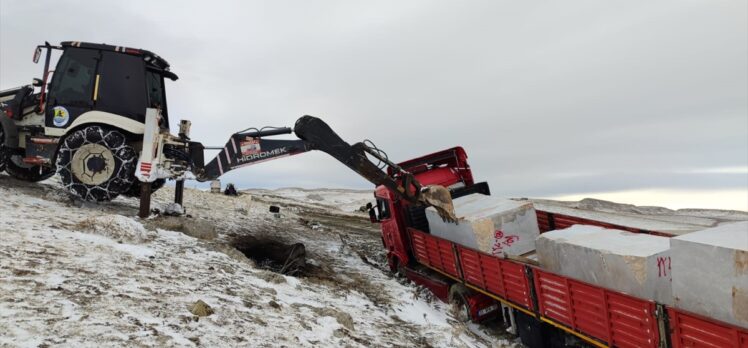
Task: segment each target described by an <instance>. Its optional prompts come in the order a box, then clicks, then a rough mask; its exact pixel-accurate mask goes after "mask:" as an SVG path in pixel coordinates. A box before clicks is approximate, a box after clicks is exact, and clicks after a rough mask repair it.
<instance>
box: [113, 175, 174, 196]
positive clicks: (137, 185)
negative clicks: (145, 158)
mask: <svg viewBox="0 0 748 348" xmlns="http://www.w3.org/2000/svg"><path fill="white" fill-rule="evenodd" d="M142 185H143V183H142V182H140V180H137V179H135V181H133V182H132V185H130V188H129V189H128V190H127V191H125V192H122V195H123V196H127V197H140V189H141V187H142ZM164 185H166V179H156V181H154V182H152V183H151V193H154V192H156V191H158V189H160V188H162V187H164Z"/></svg>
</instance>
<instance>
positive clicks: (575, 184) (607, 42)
mask: <svg viewBox="0 0 748 348" xmlns="http://www.w3.org/2000/svg"><path fill="white" fill-rule="evenodd" d="M747 3H748V2H746V1H745V0H735V1H718V0H703V1H688V0H685V1H684V0H678V1H620V2H613V1H597V0H594V1H554V2H550V1H548V2H545V1H543V2H530V1H485V2H482V1H265V2H256V1H237V2H228V1H226V2H224V1H200V2H197V1H195V2H188V1H158V2H156V1H23V0H19V1H14V0H0V89H6V88H10V87H14V86H18V85H22V84H27V83H29V82H31V79H32V78H33V77H41V75H42V65H41V64H40V65H34V64H33V63H32V62H31V56H32V53H33V49H34V46H35V45H37V44H41V43H43V42H44V41H45V40H46V41H49V42H51V43H55V44H56V43H59V42H60V41H66V40H75V41H90V42H99V43H107V44H115V45H122V46H128V47H135V48H144V49H148V50H151V51H154V52H156V53H157V54H159V55H161V56H163V57H164V58H166V59H167V60H168V61H169V62H170V63H171V66H172V70H173V71H174V72H175V73H177V74H178V75H179V76H180V79H179V80H178V81H176V82H171V83H169V84H168V86H167V95H168V100H169V110H170V117H171V118H172V120H173V121H172V124H177V122H175V121H176V120H178V119H180V118H184V119H189V120H191V121H192V124H193V128H192V138H193V139H197V140H199V141H203V143H204V144H206V145H223V144H224V143H225V141H226V139H227V138H228V136H229V135H230V134H231V133H233V132H236V131H238V130H241V129H244V128H247V127H250V126H266V125H273V126H284V125H285V126H292V125H293V123H294V121H295V120H296V119H297V118H298V117H299V116H302V115H304V114H310V115H315V116H319V117H321V118H323V119H324V120H326V121H327V122H328V123H330V124H331V125H332V127H333V128H334V129H335V130H336V131H337V132H338V134H340V135H341V136H342V137H343V138H344V139H346V140H348V141H349V142H355V141H359V140H363V139H371V140H372V141H374V142H375V143H376V144H377V145H378V146H379V147H381V148H382V149H384V150H385V151H387V153H388V154H389V156H390V158H392V159H395V160H398V161H399V160H406V159H409V158H412V157H416V156H419V155H423V154H426V153H430V152H434V151H437V150H440V149H443V148H448V147H452V146H456V145H460V146H463V147H464V148H465V149H466V150H467V152H468V155H469V160H470V163H471V165H472V168H473V170H474V176H475V177H476V178H477V179H479V180H485V181H488V182H489V183H490V185H491V187H492V191H493V193H494V194H496V195H502V196H523V197H578V196H579V197H581V196H593V197H600V198H607V197H611V196H610V195H611V194H619V195H620V194H625V195H626V196H625V197H628V198H626V199H627V200H629V202H630V203H638V204H653V203H660V204H665V205H668V206H670V207H674V208H681V207H723V208H735V209H742V210H748V24H747V23H748V20H747V16H748V5H747ZM223 181H224V182H234V183H236V184H238V185H239V186H240V187H268V188H275V187H284V186H301V187H310V188H311V187H351V188H369V187H371V185H369V184H368V183H367V182H365V181H364V180H363V179H361V178H359V177H358V176H357V175H356V174H354V173H353V172H350V171H349V170H348V169H347V168H346V167H344V166H343V165H341V164H338V163H337V162H336V161H335V160H333V159H332V158H329V157H327V156H326V155H325V154H322V153H307V154H303V155H300V156H297V157H294V158H290V159H281V160H278V161H274V162H271V163H264V164H260V165H257V166H254V167H250V168H244V169H240V170H238V171H236V172H233V173H231V174H229V175H227V176H226V177H224V179H223ZM646 197H649V198H646Z"/></svg>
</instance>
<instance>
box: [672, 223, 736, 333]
mask: <svg viewBox="0 0 748 348" xmlns="http://www.w3.org/2000/svg"><path fill="white" fill-rule="evenodd" d="M670 248H671V254H672V258H673V297H674V306H675V307H677V308H681V309H683V310H686V311H689V312H693V313H696V314H700V315H703V316H705V317H709V318H714V319H717V320H720V321H723V322H726V323H729V324H733V325H737V326H740V327H743V328H748V222H738V223H730V224H724V225H721V226H718V227H714V228H709V229H706V230H701V231H698V232H693V233H689V234H685V235H682V236H679V237H676V238H672V239H671V240H670Z"/></svg>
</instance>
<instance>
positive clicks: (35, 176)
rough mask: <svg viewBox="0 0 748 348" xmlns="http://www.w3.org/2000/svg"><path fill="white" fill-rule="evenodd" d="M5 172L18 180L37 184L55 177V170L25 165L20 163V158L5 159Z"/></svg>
mask: <svg viewBox="0 0 748 348" xmlns="http://www.w3.org/2000/svg"><path fill="white" fill-rule="evenodd" d="M5 171H6V172H8V174H9V175H10V176H12V177H14V178H16V179H18V180H23V181H30V182H39V181H42V180H47V179H49V178H51V177H52V176H53V175H55V168H53V167H52V168H50V167H45V166H34V165H27V164H24V163H23V162H21V156H18V155H16V156H12V157H7V160H6V162H5Z"/></svg>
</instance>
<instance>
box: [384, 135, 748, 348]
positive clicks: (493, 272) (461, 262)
mask: <svg viewBox="0 0 748 348" xmlns="http://www.w3.org/2000/svg"><path fill="white" fill-rule="evenodd" d="M398 166H399V167H400V168H399V169H400V170H404V171H407V172H409V173H412V174H413V176H414V177H415V179H416V180H417V181H418V182H420V183H421V184H422V185H441V186H444V187H447V188H449V189H450V191H451V194H452V198H458V197H461V196H464V195H467V194H471V193H482V194H486V195H489V194H490V190H489V187H488V185H487V183H485V182H482V183H475V181H474V179H473V174H472V171H471V170H470V166H469V164H468V162H467V154H466V153H465V150H464V149H462V148H461V147H455V148H451V149H447V150H444V151H440V152H436V153H433V154H430V155H427V156H423V157H419V158H415V159H412V160H409V161H406V162H402V163H399V164H398ZM389 174H390V175H392V176H393V177H396V176H397V173H394V172H390V173H389ZM374 195H375V197H376V200H377V204H376V206H375V207H373V209H372V211H371V212H370V216H371V217H372V222H376V223H379V224H380V226H381V231H382V242H383V244H384V247H385V249H386V250H387V259H388V262H389V266H390V269H391V270H392V271H393V272H397V273H399V274H401V275H403V276H405V277H407V278H409V279H410V280H412V281H414V282H415V283H417V284H420V285H423V286H425V287H427V288H429V289H430V290H431V291H432V292H433V293H434V294H435V295H436V296H437V297H438V298H440V299H441V300H443V301H445V302H450V303H452V304H454V305H455V308H456V309H457V311H456V315H457V317H458V319H462V320H472V321H475V322H481V321H484V320H486V319H489V318H496V317H499V318H502V319H503V320H504V321H505V322H506V323H507V324H508V325H514V326H515V328H516V333H517V334H518V335H519V337H520V339H521V341H522V343H524V344H525V345H527V346H528V347H532V348H534V347H569V346H580V345H582V346H585V345H588V346H595V347H675V348H680V347H742V348H748V330H746V329H743V328H738V327H735V326H731V325H728V324H725V323H721V322H719V321H716V320H714V319H710V318H705V317H702V316H699V315H695V314H692V313H687V312H685V311H681V310H679V309H676V308H672V307H667V306H664V305H662V304H659V303H655V302H654V301H651V300H645V299H640V298H636V297H632V296H629V295H626V294H623V293H620V292H617V291H614V290H611V289H606V288H602V287H599V286H596V285H592V284H588V283H585V282H581V281H578V280H575V279H572V278H568V277H564V276H562V275H558V274H554V273H551V272H548V271H545V270H543V268H541V267H539V266H538V265H537V263H534V262H532V260H529V259H528V260H523V259H521V258H512V259H506V258H500V257H497V256H492V255H489V254H485V253H482V252H479V251H476V250H473V249H470V248H467V247H465V246H463V245H460V244H458V243H454V242H451V241H448V240H445V239H442V238H439V237H436V236H433V235H431V234H429V226H428V222H427V220H426V216H425V209H426V207H425V206H423V205H421V206H418V205H414V204H412V203H410V202H408V201H406V200H403V199H400V198H399V196H398V195H397V194H395V193H393V192H392V191H391V189H389V188H387V187H385V186H378V187H377V188H376V191H375V194H374ZM537 219H538V225H539V226H540V231H541V233H543V232H547V231H551V230H556V229H562V228H566V227H569V226H572V225H575V224H585V225H595V226H600V227H605V228H615V229H619V230H627V231H630V232H635V233H650V234H657V235H663V236H670V234H669V233H668V232H663V231H653V230H646V229H640V228H633V227H630V226H622V225H616V224H611V223H609V222H605V221H597V220H592V219H589V218H582V217H577V216H573V215H565V214H559V213H557V212H550V211H543V210H537Z"/></svg>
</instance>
